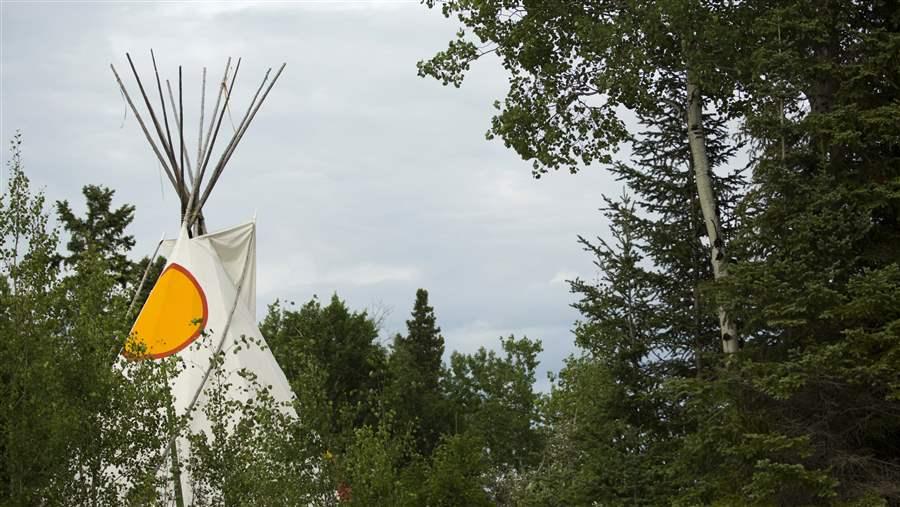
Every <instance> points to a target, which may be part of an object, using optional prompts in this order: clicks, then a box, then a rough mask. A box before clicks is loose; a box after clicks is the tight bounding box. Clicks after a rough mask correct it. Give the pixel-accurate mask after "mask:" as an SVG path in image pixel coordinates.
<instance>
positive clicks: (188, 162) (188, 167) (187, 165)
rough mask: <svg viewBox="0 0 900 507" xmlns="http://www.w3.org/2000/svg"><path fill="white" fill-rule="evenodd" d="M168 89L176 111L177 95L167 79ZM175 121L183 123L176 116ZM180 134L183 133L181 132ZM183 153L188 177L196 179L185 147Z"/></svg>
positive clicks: (170, 102) (170, 100) (173, 108)
mask: <svg viewBox="0 0 900 507" xmlns="http://www.w3.org/2000/svg"><path fill="white" fill-rule="evenodd" d="M166 89H167V90H168V92H169V104H170V105H171V106H172V110H173V111H175V110H176V109H177V108H176V107H175V94H174V93H172V84H171V83H170V82H169V80H168V79H166ZM175 121H178V122H179V124H180V122H181V120H180V116H178V115H176V116H175ZM179 132H181V131H180V130H179ZM182 153H183V154H184V165H185V167H187V171H188V176H190V178H191V180H193V179H194V171H193V165H191V157H190V156H189V155H188V153H187V148H185V147H183V150H182Z"/></svg>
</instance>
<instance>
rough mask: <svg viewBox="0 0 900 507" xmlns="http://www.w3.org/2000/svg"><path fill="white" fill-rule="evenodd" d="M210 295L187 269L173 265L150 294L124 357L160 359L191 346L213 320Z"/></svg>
mask: <svg viewBox="0 0 900 507" xmlns="http://www.w3.org/2000/svg"><path fill="white" fill-rule="evenodd" d="M208 313H209V309H208V307H207V304H206V294H204V292H203V289H202V288H201V287H200V284H198V283H197V279H196V278H194V275H192V274H191V273H190V272H189V271H188V270H187V269H185V268H184V267H182V266H180V265H178V264H174V263H173V264H170V265H169V267H167V268H166V269H165V271H163V273H162V274H161V275H160V276H159V280H157V281H156V285H154V286H153V290H151V291H150V296H148V297H147V302H146V303H144V308H142V309H141V313H140V315H138V318H137V322H135V323H134V327H133V328H132V329H131V334H130V335H129V337H128V341H127V342H126V343H125V350H124V351H123V354H125V356H126V357H129V358H131V359H147V358H153V359H159V358H163V357H166V356H170V355H172V354H174V353H176V352H178V351H179V350H181V349H183V348H185V347H187V346H188V345H190V344H191V343H192V342H193V341H194V340H196V339H197V337H199V336H200V333H202V332H203V329H204V328H205V327H206V320H207V318H208V317H209V315H208Z"/></svg>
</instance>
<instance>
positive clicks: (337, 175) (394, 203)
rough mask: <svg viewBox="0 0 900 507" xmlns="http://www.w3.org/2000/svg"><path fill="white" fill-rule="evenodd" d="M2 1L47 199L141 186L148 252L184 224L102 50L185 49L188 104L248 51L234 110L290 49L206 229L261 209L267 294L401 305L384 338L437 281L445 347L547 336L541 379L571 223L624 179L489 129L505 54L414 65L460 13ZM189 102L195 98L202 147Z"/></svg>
mask: <svg viewBox="0 0 900 507" xmlns="http://www.w3.org/2000/svg"><path fill="white" fill-rule="evenodd" d="M0 17H2V21H0V25H2V37H0V39H2V40H0V46H2V49H0V51H2V55H0V60H2V78H0V80H2V83H0V85H2V90H0V134H2V139H3V140H4V143H5V142H7V141H8V140H9V139H10V138H11V136H12V135H13V134H14V132H15V131H16V130H17V129H19V130H21V131H22V132H23V134H24V139H25V146H24V155H25V163H26V170H27V173H28V175H29V177H30V178H31V180H32V182H33V183H34V184H36V185H37V186H39V187H41V188H43V189H44V190H45V192H46V195H47V198H48V199H49V200H51V201H54V200H59V199H67V200H69V201H71V202H72V203H73V204H76V203H77V204H78V205H80V204H81V202H82V200H83V199H82V198H81V195H80V189H81V187H82V186H83V185H85V184H103V185H106V186H109V187H111V188H113V189H115V190H116V199H117V202H118V203H133V204H135V205H136V206H137V212H136V217H135V221H134V224H133V226H132V229H131V232H132V233H133V234H134V235H135V237H136V239H137V247H136V250H135V254H136V256H142V255H149V254H150V253H151V252H152V249H153V245H154V243H155V242H156V241H157V240H158V239H159V237H160V235H161V234H162V233H163V232H166V233H168V235H169V236H171V235H173V234H174V233H175V232H176V230H177V228H178V223H177V222H178V204H177V201H176V199H175V197H174V194H173V192H172V191H171V190H170V188H168V185H169V184H168V182H165V185H163V183H164V182H163V176H162V175H161V172H160V171H161V170H160V167H159V164H158V163H157V162H156V159H155V157H154V155H153V153H152V151H151V150H150V148H149V146H148V145H147V144H146V141H145V140H144V138H143V135H142V134H141V132H140V128H139V126H138V125H137V123H136V121H135V120H134V118H133V116H132V114H131V113H130V112H129V113H128V114H127V117H126V114H125V111H126V107H127V106H126V104H125V102H124V100H123V98H122V97H121V95H120V93H119V91H118V86H117V85H116V82H115V80H114V77H113V75H112V73H111V71H110V69H109V64H110V63H113V64H115V65H116V67H117V68H118V69H119V70H120V73H121V74H123V77H127V76H126V75H125V72H127V70H128V67H127V61H126V60H125V52H126V51H128V52H130V53H131V54H132V57H133V58H135V59H136V63H137V64H138V67H139V71H140V72H142V74H143V75H144V76H145V79H149V78H150V72H151V70H152V67H151V66H150V58H149V50H150V48H153V49H154V51H155V53H156V55H157V60H158V63H159V64H160V65H161V66H162V68H161V71H162V72H163V73H164V75H165V76H167V77H170V78H177V66H178V65H179V64H180V65H182V66H183V67H184V73H185V99H184V100H185V107H186V108H187V107H188V106H193V107H194V108H195V109H199V102H200V101H199V90H200V72H201V69H202V68H203V66H207V67H208V72H209V78H208V79H209V81H210V82H212V81H215V80H217V79H219V78H220V76H221V74H222V71H223V70H224V63H225V60H226V58H227V57H228V56H234V57H237V56H240V57H242V58H243V62H242V64H241V70H240V74H239V76H238V82H237V85H236V86H235V95H234V97H235V99H234V100H235V103H234V107H233V114H234V116H235V118H234V122H235V123H238V121H239V119H240V116H241V115H242V114H243V111H244V108H245V106H246V104H247V103H248V102H249V99H250V97H251V96H252V94H253V92H254V91H255V89H256V87H257V86H258V82H259V80H261V78H262V76H263V74H264V72H265V69H266V68H268V67H270V66H272V67H275V66H277V65H280V64H281V63H282V62H287V68H286V70H285V72H284V74H283V75H282V77H281V79H280V81H279V82H278V84H277V85H276V87H275V88H274V89H273V91H272V93H271V94H270V95H269V98H268V99H267V102H266V104H265V105H264V107H263V109H262V110H261V111H260V113H259V114H258V115H257V116H256V119H255V120H254V123H253V125H252V126H251V127H250V129H249V130H248V132H247V134H246V136H245V137H244V139H243V141H242V143H241V145H240V147H239V149H238V150H237V152H236V153H235V155H234V157H233V158H232V159H231V162H230V163H229V166H228V168H227V170H226V171H225V173H224V175H223V177H222V179H221V181H220V183H219V184H218V186H217V187H216V190H215V192H214V193H213V194H212V198H211V199H210V201H209V202H208V204H207V206H206V208H205V212H206V216H207V221H208V225H209V228H210V230H215V229H217V228H221V227H226V226H229V225H233V224H235V223H237V222H242V221H246V220H247V219H249V218H251V217H252V216H253V215H254V213H256V215H257V220H258V235H259V239H258V262H259V265H258V268H257V276H258V300H259V301H260V305H261V306H262V305H265V304H266V303H268V302H271V301H273V300H275V299H276V298H279V299H282V300H292V301H296V302H297V303H298V304H299V303H301V302H304V301H307V300H309V299H310V298H311V297H312V296H313V295H314V294H318V295H319V297H320V298H321V299H323V300H326V301H327V299H328V298H329V297H330V296H331V294H332V293H334V292H337V294H338V295H339V296H340V297H342V298H344V299H346V300H347V302H348V304H349V305H350V306H351V307H352V308H354V309H370V310H374V311H376V313H382V312H385V311H387V312H388V313H387V318H386V320H385V325H384V330H383V334H384V336H383V339H384V340H387V339H388V337H389V336H390V335H392V334H393V333H395V332H397V331H403V330H404V327H405V320H406V318H407V317H408V315H409V311H410V309H411V306H412V303H413V298H414V295H415V290H416V288H418V287H424V288H426V289H428V291H429V293H430V296H431V302H432V304H433V306H434V307H435V311H436V314H437V317H438V322H439V325H440V326H441V327H442V329H443V335H444V337H445V339H446V342H447V349H448V351H450V350H460V351H464V352H471V351H474V350H476V349H477V348H478V347H479V346H486V347H490V348H496V346H497V344H498V337H499V336H501V335H509V334H511V333H514V334H516V335H517V336H521V335H527V336H529V337H531V338H538V339H540V340H542V341H543V344H544V353H543V356H542V358H541V359H542V363H543V368H542V373H541V378H539V382H540V383H541V385H542V387H543V388H546V381H545V379H544V378H543V377H544V373H543V372H544V371H546V370H547V369H550V370H554V371H558V370H559V368H560V367H561V365H562V360H563V358H564V357H565V356H566V355H568V354H569V353H571V352H573V351H574V345H573V339H572V335H571V332H570V330H571V328H572V324H573V322H574V321H575V320H576V319H577V318H578V315H577V312H575V311H574V310H572V309H571V308H570V307H569V305H570V304H571V303H572V301H573V296H572V295H571V294H570V293H569V291H568V285H567V284H566V283H565V280H566V279H571V278H573V277H575V276H581V277H587V278H594V277H595V276H596V274H595V273H594V269H593V266H592V264H591V258H590V256H589V255H588V254H587V253H585V252H583V251H582V250H581V249H580V248H579V246H578V245H577V243H576V236H577V235H578V234H581V235H585V236H596V235H598V234H599V235H605V234H606V232H605V230H606V228H607V224H606V222H605V221H604V219H603V217H602V215H601V214H600V213H599V212H598V211H597V208H598V207H599V206H600V205H601V198H600V196H601V194H603V193H607V194H617V193H618V192H619V190H618V185H617V184H616V183H615V182H614V181H613V180H612V178H611V177H610V176H609V175H608V174H607V173H605V172H604V171H603V170H602V169H601V168H599V167H593V168H590V169H588V170H586V171H584V172H582V173H581V174H578V175H576V176H571V175H569V174H567V173H560V174H552V175H549V176H547V177H545V178H542V179H541V180H534V179H532V178H531V171H530V164H529V163H528V162H524V161H522V160H521V159H519V157H518V156H517V155H516V154H515V152H513V151H511V150H508V149H506V148H504V147H503V145H502V143H501V142H499V141H491V142H488V141H486V140H485V138H484V133H485V131H486V130H487V128H488V126H489V122H490V117H491V114H492V111H493V108H492V104H493V101H494V100H496V99H501V98H502V97H503V96H504V94H505V91H506V84H507V76H506V74H505V72H504V70H503V69H502V67H501V66H500V65H499V64H498V62H497V61H493V60H492V61H482V62H478V63H477V65H475V66H474V68H473V70H472V72H471V74H470V75H469V76H468V78H467V79H466V82H465V83H464V85H463V87H462V88H460V89H455V88H452V87H450V88H448V87H443V86H441V84H440V83H438V82H437V81H434V80H432V79H422V78H419V77H417V75H416V62H417V61H418V60H421V59H423V58H427V57H429V56H430V55H432V54H433V53H434V52H435V51H438V50H440V49H443V48H444V47H445V46H446V43H447V41H448V40H449V39H450V38H452V37H453V34H454V33H455V31H456V30H457V29H458V26H457V24H456V23H455V22H454V21H453V20H447V19H445V18H443V16H441V15H440V13H439V12H438V11H430V10H428V9H427V8H425V7H424V6H422V5H420V4H419V3H418V2H417V1H409V2H390V3H377V4H376V3H368V2H305V3H301V2H280V3H271V2H257V3H246V4H241V5H240V6H235V5H232V4H215V3H146V2H140V3H137V2H134V3H128V2H108V3H100V2H93V3H76V2H67V3H49V2H48V3H39V2H7V1H6V0H4V1H3V2H2V5H0ZM126 84H127V85H128V86H130V89H131V90H132V92H133V93H134V94H135V95H136V94H137V91H136V86H134V82H133V80H132V79H130V78H127V79H126ZM196 118H197V112H196V111H192V112H190V113H189V114H186V115H185V120H186V123H187V124H188V125H189V126H190V128H186V130H187V131H188V132H189V140H190V143H191V146H195V143H196V132H197V126H196V125H197V120H196ZM123 119H124V123H123ZM223 129H227V130H228V132H229V133H230V129H231V126H230V123H229V120H228V119H227V118H226V120H225V123H224V124H223ZM7 158H8V153H7V152H6V150H5V147H4V153H3V160H4V167H5V161H6V160H7ZM5 172H6V170H5V169H4V177H5ZM76 208H79V207H78V206H77V205H76ZM79 209H83V206H81V207H80V208H79ZM263 311H264V308H261V309H260V315H262V314H263V313H262V312H263Z"/></svg>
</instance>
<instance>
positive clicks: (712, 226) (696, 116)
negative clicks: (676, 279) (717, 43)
mask: <svg viewBox="0 0 900 507" xmlns="http://www.w3.org/2000/svg"><path fill="white" fill-rule="evenodd" d="M702 99H703V97H702V95H701V93H700V88H699V86H698V85H697V77H696V75H695V74H694V72H693V71H692V70H691V69H690V66H688V70H687V101H688V103H687V131H688V143H689V144H690V147H691V158H692V159H693V162H694V177H695V179H696V181H697V195H698V196H699V198H700V210H701V211H702V212H703V222H704V223H705V224H706V235H707V236H708V237H709V244H710V262H711V263H712V268H713V276H714V277H715V279H716V280H719V279H722V278H725V277H726V276H728V264H727V262H728V261H727V259H726V257H725V241H724V239H723V238H722V227H721V226H720V225H719V209H718V206H717V205H716V195H715V192H714V191H713V187H712V179H711V177H710V167H709V157H707V155H706V133H705V132H704V131H703V100H702ZM718 313H719V331H720V333H721V336H722V350H723V351H725V353H726V354H733V353H735V352H737V351H738V335H737V329H736V328H735V325H734V322H733V321H732V320H731V318H729V316H728V313H727V312H726V311H725V308H724V307H722V306H721V305H719V308H718Z"/></svg>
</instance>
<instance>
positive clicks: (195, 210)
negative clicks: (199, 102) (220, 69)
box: [187, 58, 241, 227]
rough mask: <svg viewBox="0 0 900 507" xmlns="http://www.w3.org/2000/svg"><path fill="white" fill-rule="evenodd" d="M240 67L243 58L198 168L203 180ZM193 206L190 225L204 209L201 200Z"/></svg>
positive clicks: (189, 219)
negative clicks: (207, 149) (207, 148)
mask: <svg viewBox="0 0 900 507" xmlns="http://www.w3.org/2000/svg"><path fill="white" fill-rule="evenodd" d="M240 69H241V59H240V58H238V61H237V65H235V67H234V74H232V76H231V85H230V86H229V87H228V92H227V93H226V95H225V103H224V104H223V105H222V110H221V111H220V112H219V120H218V121H217V122H216V129H215V130H214V131H213V135H212V138H211V139H210V143H209V151H207V153H206V157H205V158H204V160H203V166H202V167H200V168H199V169H198V172H199V174H200V176H199V178H200V179H201V180H202V179H203V174H204V173H205V172H206V166H207V165H208V164H209V155H210V152H211V151H212V149H213V147H214V146H215V144H216V137H217V136H218V135H219V128H220V127H221V126H222V118H223V117H224V116H225V109H226V108H227V107H228V99H229V98H230V97H231V92H232V90H233V89H234V83H235V81H236V80H237V74H238V71H239V70H240ZM196 190H197V189H196V188H192V189H191V194H192V195H193V194H195V192H196ZM189 200H191V199H189ZM192 208H193V209H192V210H191V212H190V213H189V217H188V224H187V225H188V227H191V226H192V225H193V222H194V219H195V217H196V215H197V214H198V213H199V211H200V210H201V209H203V204H202V202H201V203H199V205H198V206H193V207H192Z"/></svg>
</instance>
